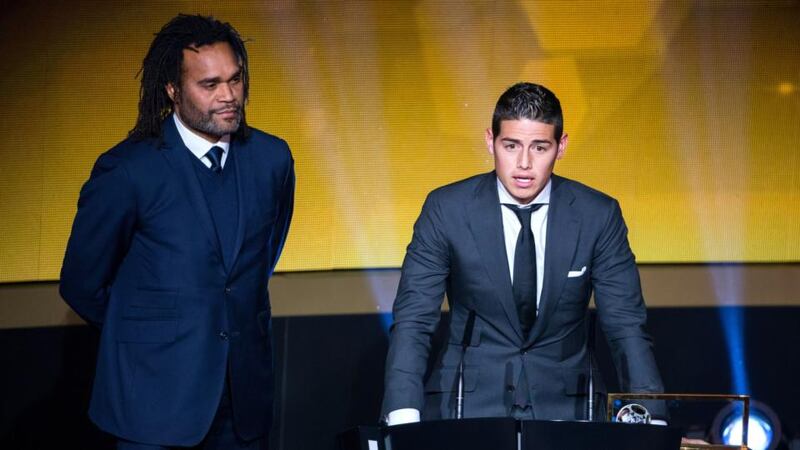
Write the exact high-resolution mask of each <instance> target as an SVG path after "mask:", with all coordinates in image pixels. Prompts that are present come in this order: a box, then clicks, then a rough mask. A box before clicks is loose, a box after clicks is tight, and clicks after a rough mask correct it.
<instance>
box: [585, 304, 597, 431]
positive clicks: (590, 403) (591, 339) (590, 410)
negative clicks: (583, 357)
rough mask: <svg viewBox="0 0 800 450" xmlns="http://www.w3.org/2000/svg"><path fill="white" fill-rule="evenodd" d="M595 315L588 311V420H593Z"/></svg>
mask: <svg viewBox="0 0 800 450" xmlns="http://www.w3.org/2000/svg"><path fill="white" fill-rule="evenodd" d="M595 316H596V315H595V314H594V313H593V312H592V311H589V336H588V338H589V342H588V343H587V347H588V353H589V380H588V386H587V389H586V394H587V395H588V397H589V398H588V400H587V405H586V407H587V409H588V411H587V414H586V418H587V420H588V421H589V422H594V408H595V406H594V370H593V368H592V360H594V338H595V334H596V333H595V319H596V317H595Z"/></svg>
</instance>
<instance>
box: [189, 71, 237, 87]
mask: <svg viewBox="0 0 800 450" xmlns="http://www.w3.org/2000/svg"><path fill="white" fill-rule="evenodd" d="M240 76H242V69H239V70H237V71H236V73H234V74H233V75H231V77H230V78H228V79H229V80H232V79H234V78H236V77H240ZM221 81H222V78H221V77H213V78H203V79H202V80H199V81H198V83H200V84H206V83H219V82H221Z"/></svg>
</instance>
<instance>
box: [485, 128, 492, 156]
mask: <svg viewBox="0 0 800 450" xmlns="http://www.w3.org/2000/svg"><path fill="white" fill-rule="evenodd" d="M485 139H486V150H488V151H489V154H490V155H494V135H493V134H492V129H491V128H487V129H486V136H485Z"/></svg>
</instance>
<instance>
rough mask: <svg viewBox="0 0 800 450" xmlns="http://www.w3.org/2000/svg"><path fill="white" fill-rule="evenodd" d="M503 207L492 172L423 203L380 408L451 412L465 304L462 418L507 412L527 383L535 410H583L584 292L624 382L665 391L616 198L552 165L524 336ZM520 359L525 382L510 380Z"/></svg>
mask: <svg viewBox="0 0 800 450" xmlns="http://www.w3.org/2000/svg"><path fill="white" fill-rule="evenodd" d="M500 208H501V206H500V203H499V200H498V195H497V177H496V176H495V173H494V172H492V173H488V174H483V175H478V176H475V177H472V178H469V179H467V180H463V181H460V182H457V183H454V184H451V185H448V186H444V187H442V188H439V189H437V190H435V191H433V192H432V193H431V194H430V195H429V196H428V198H427V200H426V201H425V205H424V206H423V207H422V212H421V214H420V216H419V219H418V220H417V222H416V224H415V226H414V236H413V238H412V240H411V243H410V244H409V246H408V251H407V253H406V257H405V260H404V262H403V269H402V276H401V279H400V286H399V287H398V292H397V298H396V300H395V304H394V324H393V328H392V335H391V343H390V347H389V354H388V356H387V361H386V383H385V384H386V389H385V395H384V400H383V413H384V414H386V413H388V412H391V411H394V410H396V409H400V408H416V409H418V410H420V411H421V412H422V419H423V420H426V419H438V418H450V417H454V412H455V403H456V390H457V382H456V373H457V372H456V368H457V367H458V364H459V360H460V357H461V349H462V347H461V343H462V340H463V336H464V329H465V323H466V322H467V317H468V315H469V311H470V310H474V311H475V312H476V320H475V325H474V330H473V334H472V340H471V342H470V345H469V347H468V349H467V352H466V359H465V365H466V374H465V386H466V391H467V394H466V399H465V403H464V416H465V417H502V416H507V415H510V414H511V413H510V411H511V407H512V405H513V403H514V397H515V392H514V391H515V390H516V389H525V390H527V391H528V392H530V399H531V404H532V407H533V412H534V415H535V417H536V418H537V419H566V420H572V419H582V418H584V416H585V413H584V411H585V404H586V396H585V395H586V394H585V392H586V376H587V372H588V370H589V359H588V354H587V327H586V318H587V308H588V306H589V299H590V297H591V295H592V292H594V296H595V303H596V305H597V312H598V319H599V322H600V325H601V326H602V328H603V330H604V331H605V334H606V336H607V338H608V341H609V344H610V347H611V350H612V352H613V357H614V361H615V363H616V367H617V372H618V373H619V375H620V385H621V387H622V389H623V390H625V391H634V392H660V391H662V390H663V387H662V383H661V378H660V376H659V373H658V369H657V367H656V364H655V360H654V358H653V354H652V349H651V347H652V345H651V341H650V338H649V337H648V335H647V334H646V333H645V331H644V325H645V318H646V313H645V305H644V301H643V299H642V293H641V287H640V284H639V274H638V271H637V268H636V263H635V260H634V255H633V253H632V252H631V249H630V246H629V245H628V239H627V228H626V227H625V223H624V221H623V219H622V214H621V212H620V208H619V205H618V203H617V202H616V200H614V199H612V198H611V197H608V196H607V195H605V194H602V193H600V192H598V191H596V190H594V189H591V188H588V187H586V186H584V185H582V184H580V183H577V182H574V181H571V180H568V179H566V178H562V177H558V176H555V175H553V177H552V191H551V194H550V206H549V211H548V219H547V245H546V248H545V265H544V282H543V286H542V294H541V299H540V302H539V315H538V318H537V320H536V323H535V325H534V327H533V329H532V330H531V332H530V335H529V336H528V337H527V339H526V338H525V337H524V335H523V333H522V331H521V330H520V320H519V317H518V315H517V310H516V307H515V304H514V299H513V294H512V286H511V277H510V274H509V270H508V260H507V258H506V250H505V244H504V237H503V225H502V218H501V211H500ZM445 292H446V293H447V299H448V303H449V306H450V315H451V320H450V323H449V325H448V326H447V328H446V329H445V330H444V333H445V345H444V348H442V349H441V351H440V352H438V353H437V354H435V355H430V351H431V335H432V333H433V332H434V330H435V329H436V327H437V325H438V323H439V314H440V307H441V303H442V298H443V295H444V294H445ZM429 360H430V361H432V363H431V364H432V365H429V364H428V363H429ZM523 367H524V368H525V373H526V374H527V381H528V385H527V386H520V385H518V382H519V380H520V373H521V371H522V368H523Z"/></svg>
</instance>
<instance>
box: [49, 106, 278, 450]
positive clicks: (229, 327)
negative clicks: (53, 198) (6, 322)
mask: <svg viewBox="0 0 800 450" xmlns="http://www.w3.org/2000/svg"><path fill="white" fill-rule="evenodd" d="M229 157H230V158H234V159H235V164H234V165H233V167H234V168H235V170H236V182H237V187H236V191H237V195H238V206H239V208H238V218H237V223H238V228H237V230H236V238H235V250H234V257H233V258H232V262H231V263H230V264H229V266H230V267H227V266H226V265H225V264H224V262H223V257H222V250H221V248H220V244H219V239H218V238H217V234H216V231H215V228H214V222H213V220H212V217H211V213H210V211H209V209H208V206H207V203H206V201H205V198H204V196H203V191H202V189H201V186H200V182H199V180H198V178H197V172H196V171H195V170H196V169H195V168H194V167H193V164H195V162H193V161H192V158H195V156H194V155H193V154H191V153H190V152H189V150H188V149H187V148H186V147H185V146H184V144H183V141H182V140H181V138H180V135H179V134H178V131H177V129H176V127H175V124H174V121H173V120H172V118H171V117H170V118H167V120H165V121H164V125H163V139H161V140H160V141H159V140H156V139H151V140H145V141H140V142H134V141H131V140H130V139H128V140H125V141H123V142H121V143H120V144H118V145H117V146H115V147H114V148H112V149H111V150H109V151H108V152H106V153H104V154H103V155H101V156H100V158H99V159H98V160H97V162H96V164H95V166H94V169H93V170H92V174H91V177H90V178H89V181H87V182H86V184H85V185H84V186H83V188H82V190H81V194H80V200H79V201H78V212H77V215H76V217H75V222H74V224H73V228H72V234H71V236H70V239H69V243H68V246H67V251H66V256H65V257H64V265H63V268H62V270H61V286H60V291H61V295H62V297H63V298H64V299H65V300H66V301H67V302H68V303H69V304H70V306H72V308H74V309H75V311H76V312H77V313H78V314H79V315H80V316H81V317H83V318H84V319H86V320H87V321H88V322H90V323H92V324H94V325H96V326H98V327H100V329H101V342H100V350H99V354H98V360H97V373H96V377H95V383H94V389H93V393H92V401H91V406H90V410H89V414H90V416H91V418H92V420H94V422H95V423H97V425H98V426H100V428H102V429H103V430H105V431H107V432H109V433H112V434H114V435H116V436H119V437H122V438H124V439H127V440H131V441H135V442H141V443H152V444H160V445H192V444H196V443H198V442H199V441H200V440H201V439H202V438H203V437H204V435H205V434H206V432H207V431H208V429H209V426H210V424H211V422H212V419H213V418H214V414H215V412H216V411H217V406H218V404H219V401H220V396H221V394H222V389H223V386H224V380H225V376H226V370H229V373H230V385H231V395H232V399H233V404H234V407H235V415H236V426H237V432H238V433H239V434H240V435H241V437H243V438H255V437H259V436H263V435H264V434H265V433H267V432H268V430H269V427H270V425H271V421H272V403H273V367H272V364H273V361H272V344H271V325H270V324H271V310H270V302H269V293H268V291H267V287H268V286H267V285H268V281H269V277H270V275H271V274H272V271H273V269H274V267H275V264H276V262H277V261H278V257H279V255H280V253H281V249H282V247H283V243H284V241H285V238H286V233H287V230H288V227H289V222H290V220H291V216H292V205H293V193H294V169H293V160H292V156H291V153H290V151H289V148H288V146H287V145H286V143H285V142H284V141H283V140H281V139H279V138H277V137H274V136H271V135H268V134H266V133H263V132H260V131H258V130H255V129H253V130H252V133H251V134H250V137H249V138H248V139H246V140H236V139H234V140H233V141H232V142H231V147H230V154H229ZM226 167H227V165H226Z"/></svg>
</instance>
